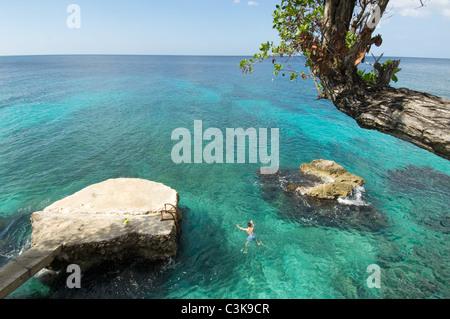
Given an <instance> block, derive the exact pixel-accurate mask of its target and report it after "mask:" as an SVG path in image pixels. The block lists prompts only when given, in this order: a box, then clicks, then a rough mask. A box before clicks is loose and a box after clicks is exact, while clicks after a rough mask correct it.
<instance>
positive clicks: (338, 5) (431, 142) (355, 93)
mask: <svg viewBox="0 0 450 319" xmlns="http://www.w3.org/2000/svg"><path fill="white" fill-rule="evenodd" d="M388 2H389V1H388V0H380V1H379V2H378V5H379V6H380V8H381V10H380V11H381V14H382V13H383V12H384V11H385V9H386V6H387V4H388ZM355 3H356V1H355V0H325V1H324V27H323V30H322V31H323V35H324V36H323V40H322V45H323V46H324V47H326V48H327V49H328V52H330V53H331V55H332V57H331V61H330V62H331V63H329V64H328V65H327V68H316V69H315V70H313V74H314V75H315V76H316V77H318V78H319V79H320V80H321V83H322V85H323V88H324V92H325V97H326V98H327V99H329V100H330V101H331V102H333V104H334V105H335V106H336V107H337V109H339V110H340V111H342V112H343V113H345V114H347V115H349V116H350V117H352V118H354V119H355V120H356V122H357V123H358V125H359V126H360V127H363V128H366V129H375V130H377V131H380V132H383V133H386V134H389V135H392V136H395V137H397V138H400V139H403V140H405V141H408V142H411V143H413V144H415V145H417V146H419V147H421V148H423V149H426V150H428V151H430V152H433V153H435V154H437V155H439V156H441V157H443V158H445V159H447V160H450V101H449V100H445V99H442V98H440V97H437V96H434V95H431V94H427V93H423V92H418V91H413V90H409V89H405V88H401V89H396V88H393V87H390V86H389V82H390V79H391V77H392V74H393V72H394V71H395V69H396V68H397V66H398V62H397V61H395V62H394V63H392V64H391V65H390V66H388V67H387V68H386V69H384V70H383V69H381V68H380V65H379V64H378V65H376V69H377V70H378V72H379V76H378V79H377V83H376V85H372V84H370V83H367V82H364V81H363V80H362V78H361V77H360V76H359V75H358V74H357V64H358V63H359V62H358V63H355V61H358V60H359V58H358V57H359V56H361V54H362V56H364V55H365V53H366V48H367V50H369V49H370V45H369V47H367V45H368V44H370V42H371V40H372V39H371V34H372V32H373V31H374V29H371V28H369V27H368V26H367V25H366V26H364V27H363V31H362V34H363V35H364V36H363V37H361V38H360V39H359V42H358V47H357V48H355V49H354V50H351V51H349V50H347V51H346V50H345V48H344V46H345V36H346V34H347V31H348V30H349V27H350V26H351V18H352V12H353V9H354V7H355ZM372 42H373V41H372Z"/></svg>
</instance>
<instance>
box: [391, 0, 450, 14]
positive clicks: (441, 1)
mask: <svg viewBox="0 0 450 319" xmlns="http://www.w3.org/2000/svg"><path fill="white" fill-rule="evenodd" d="M422 3H423V6H422ZM389 4H390V6H391V8H392V13H399V14H400V15H401V16H404V17H411V18H428V17H430V16H435V15H439V14H442V15H444V16H446V17H448V15H449V14H450V13H449V12H450V0H432V1H431V0H422V1H420V0H392V1H390V2H389Z"/></svg>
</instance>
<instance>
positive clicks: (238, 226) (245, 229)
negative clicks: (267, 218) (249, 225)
mask: <svg viewBox="0 0 450 319" xmlns="http://www.w3.org/2000/svg"><path fill="white" fill-rule="evenodd" d="M236 226H237V227H238V228H239V229H240V230H247V229H246V228H242V227H241V226H239V225H238V224H236Z"/></svg>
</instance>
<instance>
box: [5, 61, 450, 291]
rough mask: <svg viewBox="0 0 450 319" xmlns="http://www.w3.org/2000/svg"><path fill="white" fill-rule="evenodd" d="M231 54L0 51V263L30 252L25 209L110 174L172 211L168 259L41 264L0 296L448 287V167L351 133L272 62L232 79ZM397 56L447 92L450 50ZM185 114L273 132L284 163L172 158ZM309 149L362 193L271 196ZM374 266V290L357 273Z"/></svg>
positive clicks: (378, 136)
mask: <svg viewBox="0 0 450 319" xmlns="http://www.w3.org/2000/svg"><path fill="white" fill-rule="evenodd" d="M241 59H242V57H206V56H198V57H195V56H185V57H183V56H22V57H0V266H2V265H4V264H6V263H7V262H8V261H10V260H11V259H12V258H14V257H16V256H18V255H19V254H20V253H21V252H23V251H24V250H26V249H27V248H29V246H30V235H31V225H30V220H29V218H30V215H31V213H32V212H34V211H38V210H42V209H43V208H44V207H46V206H48V205H49V204H51V203H52V202H54V201H56V200H59V199H61V198H63V197H66V196H68V195H70V194H72V193H74V192H76V191H78V190H80V189H82V188H84V187H86V186H88V185H90V184H93V183H97V182H100V181H103V180H106V179H109V178H117V177H139V178H145V179H149V180H154V181H158V182H161V183H164V184H166V185H168V186H170V187H172V188H174V189H176V190H177V191H178V192H179V194H180V205H182V207H183V209H184V216H185V218H184V220H183V231H182V233H181V235H180V239H179V251H178V254H177V256H176V257H175V258H173V259H171V260H169V261H167V262H163V263H160V264H157V265H147V264H144V263H142V262H139V261H130V262H129V263H126V264H120V265H109V267H105V270H102V271H99V272H98V273H96V274H86V275H85V276H83V278H82V288H81V289H68V288H66V287H65V285H64V278H65V277H64V276H62V277H61V278H62V279H61V278H59V277H57V278H56V279H51V278H53V277H55V276H53V277H52V276H49V273H48V272H45V271H43V272H40V273H39V274H38V275H37V276H35V277H34V278H32V279H30V280H29V281H28V282H26V283H25V284H24V285H23V286H22V287H20V288H19V289H18V290H16V291H15V292H14V293H13V294H12V295H10V297H9V298H449V297H450V282H449V275H448V266H449V261H450V260H449V255H450V254H449V236H450V217H449V208H448V207H449V202H450V201H449V199H450V195H449V194H450V176H449V174H450V164H449V162H448V161H447V160H444V159H442V158H440V157H438V156H436V155H434V154H431V153H429V152H427V151H425V150H422V149H419V148H417V147H415V146H413V145H411V144H409V143H407V142H404V141H401V140H398V139H395V138H394V137H391V136H388V135H385V134H382V133H379V132H376V131H370V130H364V129H361V128H359V127H358V125H357V124H356V123H355V121H354V120H353V119H351V118H349V117H347V116H346V115H344V114H342V113H340V112H339V111H337V110H336V109H335V107H334V106H333V105H332V103H331V102H329V101H325V100H320V101H315V100H314V99H315V98H316V96H317V92H316V91H315V89H314V86H313V83H312V81H310V80H299V81H295V82H294V83H290V82H289V80H288V77H287V76H286V77H283V76H280V75H281V74H280V75H279V76H278V77H274V76H273V75H272V72H273V69H272V66H271V64H270V63H263V64H260V65H257V66H256V68H255V72H254V73H253V74H251V75H243V74H242V73H241V72H240V70H239V68H238V62H239V61H240V60H241ZM401 67H402V68H403V70H402V71H401V72H400V73H399V82H398V83H397V84H395V86H405V87H409V88H412V89H416V90H421V91H426V92H429V93H433V94H437V95H439V96H442V97H445V98H448V99H450V87H449V86H448V82H449V74H450V60H437V59H413V58H403V59H402V63H401ZM194 120H202V121H203V128H204V129H206V128H208V127H217V128H220V129H221V130H223V132H225V128H239V127H242V128H244V129H246V128H250V127H253V128H279V129H280V167H281V171H280V172H282V174H281V173H280V174H279V175H278V176H277V177H276V178H273V179H270V180H264V179H262V178H260V177H259V176H258V175H257V174H255V171H256V170H257V169H258V168H259V167H260V166H261V165H260V164H248V163H247V164H206V163H201V164H174V163H173V162H172V160H171V150H172V147H173V146H174V145H175V143H176V142H175V141H172V140H171V133H172V131H173V130H174V129H175V128H178V127H184V128H187V129H189V130H190V131H191V132H193V124H194ZM316 158H325V159H330V160H334V161H336V162H337V163H339V164H340V165H343V166H344V167H345V168H346V169H347V170H349V171H350V172H351V173H354V174H357V175H359V176H361V177H363V178H364V179H365V181H366V183H365V185H364V188H363V189H359V190H358V192H357V193H356V194H355V195H354V196H353V197H352V198H350V199H348V200H347V201H344V202H342V203H336V204H333V205H322V206H321V205H319V206H317V205H313V204H311V203H308V202H305V201H302V200H301V199H299V198H293V197H292V196H289V195H288V194H286V193H285V192H283V187H284V186H285V182H286V179H288V177H286V176H289V172H295V170H297V169H298V167H299V165H300V164H301V163H304V162H310V161H312V160H313V159H316ZM342 215H345V216H350V217H348V218H347V217H345V218H343V217H342ZM355 216H356V217H355ZM361 216H362V217H361ZM373 216H376V217H373ZM250 219H252V220H253V221H254V222H255V224H256V232H257V233H258V234H259V236H260V238H261V239H262V241H263V242H264V244H265V245H266V246H265V247H259V246H257V245H256V244H255V245H250V246H249V249H248V252H247V253H246V254H244V253H243V251H242V249H243V247H244V244H245V240H246V235H245V233H244V232H242V231H240V230H238V229H237V228H236V226H235V225H236V224H240V225H241V226H243V225H244V224H246V222H247V221H249V220H250ZM371 264H376V265H378V266H379V267H380V269H381V278H380V279H381V288H379V289H377V288H369V287H368V286H367V284H366V279H367V277H368V276H369V273H367V267H368V266H369V265H371ZM58 278H59V279H58Z"/></svg>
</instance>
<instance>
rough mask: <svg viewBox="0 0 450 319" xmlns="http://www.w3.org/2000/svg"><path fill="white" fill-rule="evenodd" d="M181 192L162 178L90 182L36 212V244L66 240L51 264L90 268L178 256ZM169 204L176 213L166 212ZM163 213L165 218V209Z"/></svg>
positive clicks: (34, 219) (33, 234) (34, 234)
mask: <svg viewBox="0 0 450 319" xmlns="http://www.w3.org/2000/svg"><path fill="white" fill-rule="evenodd" d="M178 200H179V197H178V193H177V192H176V191H175V190H174V189H172V188H170V187H168V186H165V185H163V184H161V183H157V182H153V181H148V180H144V179H138V178H117V179H109V180H106V181H104V182H101V183H98V184H94V185H91V186H88V187H86V188H84V189H82V190H80V191H79V192H77V193H75V194H73V195H71V196H68V197H66V198H64V199H62V200H60V201H57V202H55V203H53V204H52V205H50V206H48V207H46V208H45V209H44V210H43V211H40V212H35V213H33V214H32V215H31V223H32V228H33V232H32V235H31V246H32V247H33V246H35V245H44V246H45V245H52V244H54V243H62V244H63V251H62V253H61V254H60V255H59V256H57V257H56V259H55V261H54V262H53V263H52V265H51V266H50V268H53V269H59V268H61V267H63V266H64V265H67V264H78V265H79V266H80V267H82V269H84V270H86V269H87V268H90V267H92V266H94V265H97V264H99V263H101V262H105V261H108V262H114V261H118V260H122V259H125V258H129V257H134V256H138V257H143V258H146V259H149V260H152V261H156V260H162V259H167V258H170V257H172V256H174V255H175V253H176V249H177V245H176V235H177V227H178V224H179V220H180V219H181V214H180V213H179V210H178ZM166 203H167V204H171V205H173V207H172V206H167V209H168V210H169V208H170V209H171V211H172V212H173V213H174V216H175V220H166V218H167V219H169V218H172V215H171V214H169V213H166V212H165V204H166ZM162 212H164V213H163V214H164V220H161V214H162Z"/></svg>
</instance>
